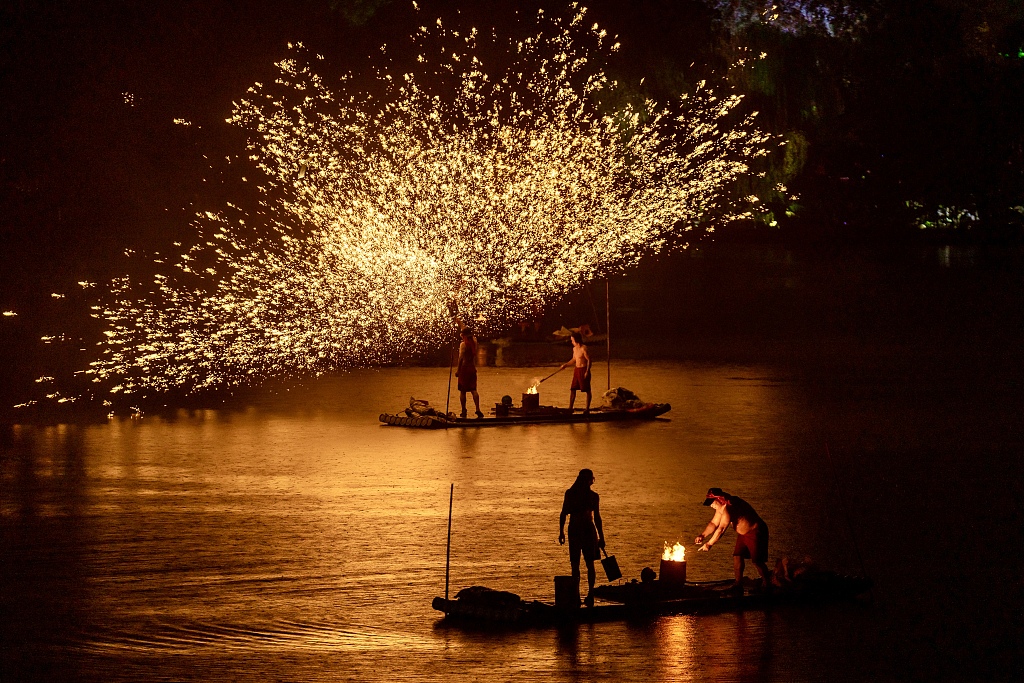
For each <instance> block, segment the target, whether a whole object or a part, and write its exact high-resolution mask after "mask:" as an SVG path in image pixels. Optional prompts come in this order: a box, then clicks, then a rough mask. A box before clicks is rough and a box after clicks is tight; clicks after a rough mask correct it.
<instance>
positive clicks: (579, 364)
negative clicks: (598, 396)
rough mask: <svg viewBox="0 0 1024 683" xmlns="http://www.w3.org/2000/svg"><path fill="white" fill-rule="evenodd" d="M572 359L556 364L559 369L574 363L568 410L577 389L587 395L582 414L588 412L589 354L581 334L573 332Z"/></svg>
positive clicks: (572, 403) (571, 405) (574, 400)
mask: <svg viewBox="0 0 1024 683" xmlns="http://www.w3.org/2000/svg"><path fill="white" fill-rule="evenodd" d="M570 338H571V339H572V359H571V360H568V361H566V362H564V363H562V364H561V365H560V366H558V368H559V369H562V368H567V367H569V366H570V365H575V366H576V369H575V370H574V371H573V373H572V384H571V385H570V386H569V410H572V408H573V406H574V405H575V404H576V390H577V389H579V390H580V391H582V392H583V393H585V394H586V395H587V408H586V410H584V411H583V414H584V415H587V414H589V413H590V399H591V397H592V395H591V393H590V354H589V353H587V346H586V344H584V343H583V335H581V334H580V333H579V332H573V333H572V336H571V337H570Z"/></svg>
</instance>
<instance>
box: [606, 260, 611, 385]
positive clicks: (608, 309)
mask: <svg viewBox="0 0 1024 683" xmlns="http://www.w3.org/2000/svg"><path fill="white" fill-rule="evenodd" d="M608 282H609V280H608V279H605V281H604V342H605V352H606V355H607V356H608V390H609V391H611V388H612V309H611V304H610V303H609V291H610V289H611V287H610V285H609V284H608Z"/></svg>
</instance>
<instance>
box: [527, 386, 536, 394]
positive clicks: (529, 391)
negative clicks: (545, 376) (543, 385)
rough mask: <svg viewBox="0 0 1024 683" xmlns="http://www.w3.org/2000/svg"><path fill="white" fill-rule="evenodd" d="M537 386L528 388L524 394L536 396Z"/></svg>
mask: <svg viewBox="0 0 1024 683" xmlns="http://www.w3.org/2000/svg"><path fill="white" fill-rule="evenodd" d="M537 386H538V385H536V384H534V385H533V386H532V387H530V388H529V389H527V390H526V393H528V394H536V393H537Z"/></svg>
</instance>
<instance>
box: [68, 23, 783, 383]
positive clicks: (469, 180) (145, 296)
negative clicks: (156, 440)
mask: <svg viewBox="0 0 1024 683" xmlns="http://www.w3.org/2000/svg"><path fill="white" fill-rule="evenodd" d="M577 12H578V13H577V14H576V16H574V17H572V18H571V19H548V18H546V17H545V16H544V15H543V14H542V13H541V14H540V15H539V16H538V21H537V27H536V29H535V31H536V32H535V33H534V34H533V35H532V36H531V37H529V38H527V39H524V40H522V41H521V42H515V43H510V45H509V46H508V47H500V46H499V48H498V49H500V50H501V51H502V52H504V53H507V61H510V62H511V63H512V64H511V66H509V67H508V68H503V69H501V70H500V71H499V72H498V73H494V74H492V73H490V72H489V71H488V69H487V67H486V65H485V64H484V63H483V61H482V59H481V58H479V57H478V56H477V55H478V54H479V51H478V46H477V42H478V38H479V36H478V34H477V31H476V29H471V30H468V31H461V30H450V29H447V28H445V27H444V26H442V22H441V21H440V20H437V21H436V22H434V23H433V24H432V26H431V27H430V28H429V29H428V28H427V27H422V28H421V29H420V31H419V32H418V34H417V35H416V36H414V39H415V41H416V45H417V46H418V47H419V50H420V55H419V57H418V67H417V71H416V73H400V74H399V73H390V72H388V71H387V70H383V71H380V72H379V73H377V74H376V77H375V79H374V85H373V87H372V88H367V89H365V91H364V90H360V91H357V89H356V88H355V86H354V80H355V79H354V77H353V76H351V75H350V76H346V77H345V78H342V79H341V82H340V83H339V84H338V86H337V88H336V89H332V88H331V87H328V85H327V84H325V82H324V81H323V80H322V79H321V78H320V77H319V76H318V75H317V74H316V73H315V72H314V70H313V69H312V67H311V66H310V65H309V64H308V63H306V62H305V61H303V60H305V59H306V56H307V53H306V52H305V50H304V48H302V46H301V45H300V46H297V47H295V48H294V50H293V53H294V57H293V58H289V59H285V60H284V61H282V62H280V63H279V64H278V66H279V68H280V77H279V78H278V79H277V81H276V82H275V83H273V84H267V85H263V84H259V83H257V84H256V85H254V86H253V87H252V88H250V90H249V93H248V95H247V98H246V99H243V100H241V101H239V102H237V103H236V105H235V110H234V113H233V116H232V117H231V118H230V119H229V122H231V123H234V124H237V125H239V126H242V127H244V128H245V129H246V130H248V131H249V132H250V143H249V158H250V159H251V160H252V161H253V162H254V163H255V164H256V165H257V166H258V167H259V168H260V169H261V170H262V171H263V173H264V174H265V175H266V177H267V178H268V179H269V182H268V183H267V185H266V186H263V187H260V189H261V190H262V191H263V192H264V193H265V194H264V197H265V199H264V200H263V206H262V210H261V212H260V213H261V214H265V215H266V216H268V217H269V218H268V219H266V220H267V223H268V224H267V225H260V227H259V228H258V229H257V228H254V227H253V225H251V224H252V223H254V222H255V219H253V218H252V217H249V216H246V215H245V214H244V213H243V212H242V211H241V210H240V209H238V208H237V207H235V206H234V205H232V204H228V205H227V206H226V207H225V208H224V209H223V210H221V211H220V212H217V213H213V212H208V213H205V214H202V215H200V216H198V217H197V220H196V222H195V225H194V227H195V229H196V232H197V238H196V240H195V244H194V245H193V246H191V247H189V248H183V249H182V251H183V253H181V254H180V255H178V256H176V257H171V258H168V257H161V259H160V260H154V266H153V269H154V270H157V269H160V271H159V274H155V275H154V276H153V277H152V279H151V280H142V281H137V282H132V281H130V280H129V279H128V278H124V279H120V280H116V281H115V282H114V283H113V284H112V286H111V287H110V288H109V290H108V291H107V293H106V295H103V297H102V302H103V303H102V304H101V305H99V306H96V307H94V309H95V317H99V318H102V319H104V320H105V322H106V323H107V330H106V332H105V335H106V339H105V340H103V342H102V345H101V347H100V348H101V349H102V351H103V354H102V356H100V358H99V360H96V361H94V362H93V363H92V364H91V366H90V368H89V369H88V370H87V374H88V375H90V376H91V379H92V381H93V382H96V385H95V386H96V387H97V388H98V389H100V390H101V391H104V392H110V393H112V394H119V393H121V394H135V395H139V394H142V395H146V394H151V393H154V392H163V391H168V390H175V389H180V390H185V391H198V390H203V389H206V388H215V387H231V386H236V385H240V384H248V383H258V382H260V381H262V380H264V379H266V378H269V377H293V376H298V375H318V374H322V373H324V372H329V371H334V370H338V369H343V368H346V367H352V366H356V365H368V364H377V363H385V362H390V361H394V360H399V359H401V358H404V357H408V356H409V355H410V354H411V353H415V352H417V351H423V350H427V349H430V348H436V347H437V346H438V345H440V344H441V343H442V342H443V341H445V340H448V339H449V337H450V336H451V331H452V323H451V317H450V314H449V312H448V303H449V302H450V301H451V300H452V299H453V298H458V300H459V303H460V308H461V309H462V311H463V313H464V315H465V316H467V317H471V318H472V319H474V320H476V321H478V322H477V329H478V330H479V331H481V332H483V333H487V332H488V331H498V330H501V329H503V328H504V327H506V326H508V325H510V324H511V323H513V322H515V321H517V320H521V319H524V318H529V317H532V316H533V315H534V312H535V311H536V310H538V307H543V306H544V305H546V304H549V303H551V302H553V301H555V300H557V299H559V298H560V297H562V296H564V295H565V294H566V293H567V292H569V291H570V290H572V289H574V288H576V287H579V286H580V285H581V284H583V283H585V282H586V281H588V280H589V279H591V278H593V277H596V276H599V275H601V274H608V273H609V272H612V271H615V270H620V269H622V268H624V267H626V266H629V265H632V264H634V263H635V262H636V261H637V260H638V259H639V258H640V257H641V256H643V255H645V254H650V253H656V252H658V251H659V250H661V249H663V248H665V246H666V244H667V242H668V240H670V239H671V238H673V237H677V236H678V235H679V234H681V233H682V232H684V231H686V230H690V229H691V228H692V227H693V226H695V225H696V224H697V223H698V222H700V221H702V220H706V219H707V218H709V217H710V216H715V217H723V218H730V217H735V216H736V215H737V213H736V212H737V211H738V209H736V208H735V207H733V206H730V205H729V200H728V199H727V195H726V192H725V189H726V187H727V186H728V185H729V184H730V182H731V181H733V180H734V179H736V178H737V176H739V175H741V174H743V173H746V172H747V171H748V166H747V163H748V161H749V160H750V159H752V158H753V157H757V156H762V155H764V154H766V150H767V147H768V144H769V138H768V136H767V135H766V134H764V133H762V132H760V131H758V130H757V129H756V128H755V127H754V126H753V123H752V117H747V118H742V117H738V116H736V115H735V114H732V115H731V112H732V110H733V109H734V108H735V107H736V106H737V105H738V104H739V102H740V99H741V98H740V96H738V95H735V94H728V95H726V96H719V95H716V94H715V93H713V92H712V91H710V90H709V89H707V88H706V87H705V85H704V84H703V83H702V84H700V87H699V88H698V89H697V90H696V92H694V93H691V94H689V95H684V96H683V97H682V98H681V99H680V101H678V102H675V103H672V104H670V105H658V104H656V103H655V102H653V101H645V102H641V103H640V104H638V105H625V106H624V107H622V108H620V109H618V110H616V111H606V110H605V109H602V106H601V104H600V102H601V101H608V99H609V97H608V96H609V94H613V93H614V92H615V91H616V88H617V87H618V86H617V84H616V83H614V82H612V81H610V80H609V79H608V78H607V76H606V75H605V74H604V73H603V71H601V70H600V69H599V68H596V67H594V66H592V64H593V62H594V61H595V58H597V57H602V58H603V57H604V56H606V54H607V53H608V52H609V51H614V50H615V49H617V47H618V46H617V45H611V46H609V45H607V44H606V43H607V41H606V40H605V37H606V34H605V32H604V31H603V30H601V29H599V28H598V27H597V26H596V25H593V26H592V27H589V28H588V27H587V26H586V22H585V21H584V14H585V10H584V9H581V8H577ZM498 41H499V39H498V38H497V37H494V38H493V45H491V46H490V49H494V46H496V45H498ZM312 61H315V60H312ZM370 92H373V93H375V94H369V93H370ZM730 122H731V123H730ZM261 220H263V219H262V218H261ZM87 284H91V283H87ZM154 285H155V288H154ZM83 286H84V285H83ZM151 292H152V293H151Z"/></svg>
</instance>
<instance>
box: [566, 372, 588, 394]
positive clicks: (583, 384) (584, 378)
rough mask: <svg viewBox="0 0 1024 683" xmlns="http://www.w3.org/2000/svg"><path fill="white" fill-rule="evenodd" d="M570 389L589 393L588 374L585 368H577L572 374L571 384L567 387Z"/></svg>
mask: <svg viewBox="0 0 1024 683" xmlns="http://www.w3.org/2000/svg"><path fill="white" fill-rule="evenodd" d="M569 388H570V389H579V390H580V391H583V392H586V393H588V394H589V393H590V373H589V372H588V371H587V369H586V368H581V367H579V366H577V367H576V368H575V370H573V373H572V384H571V385H570V386H569Z"/></svg>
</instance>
